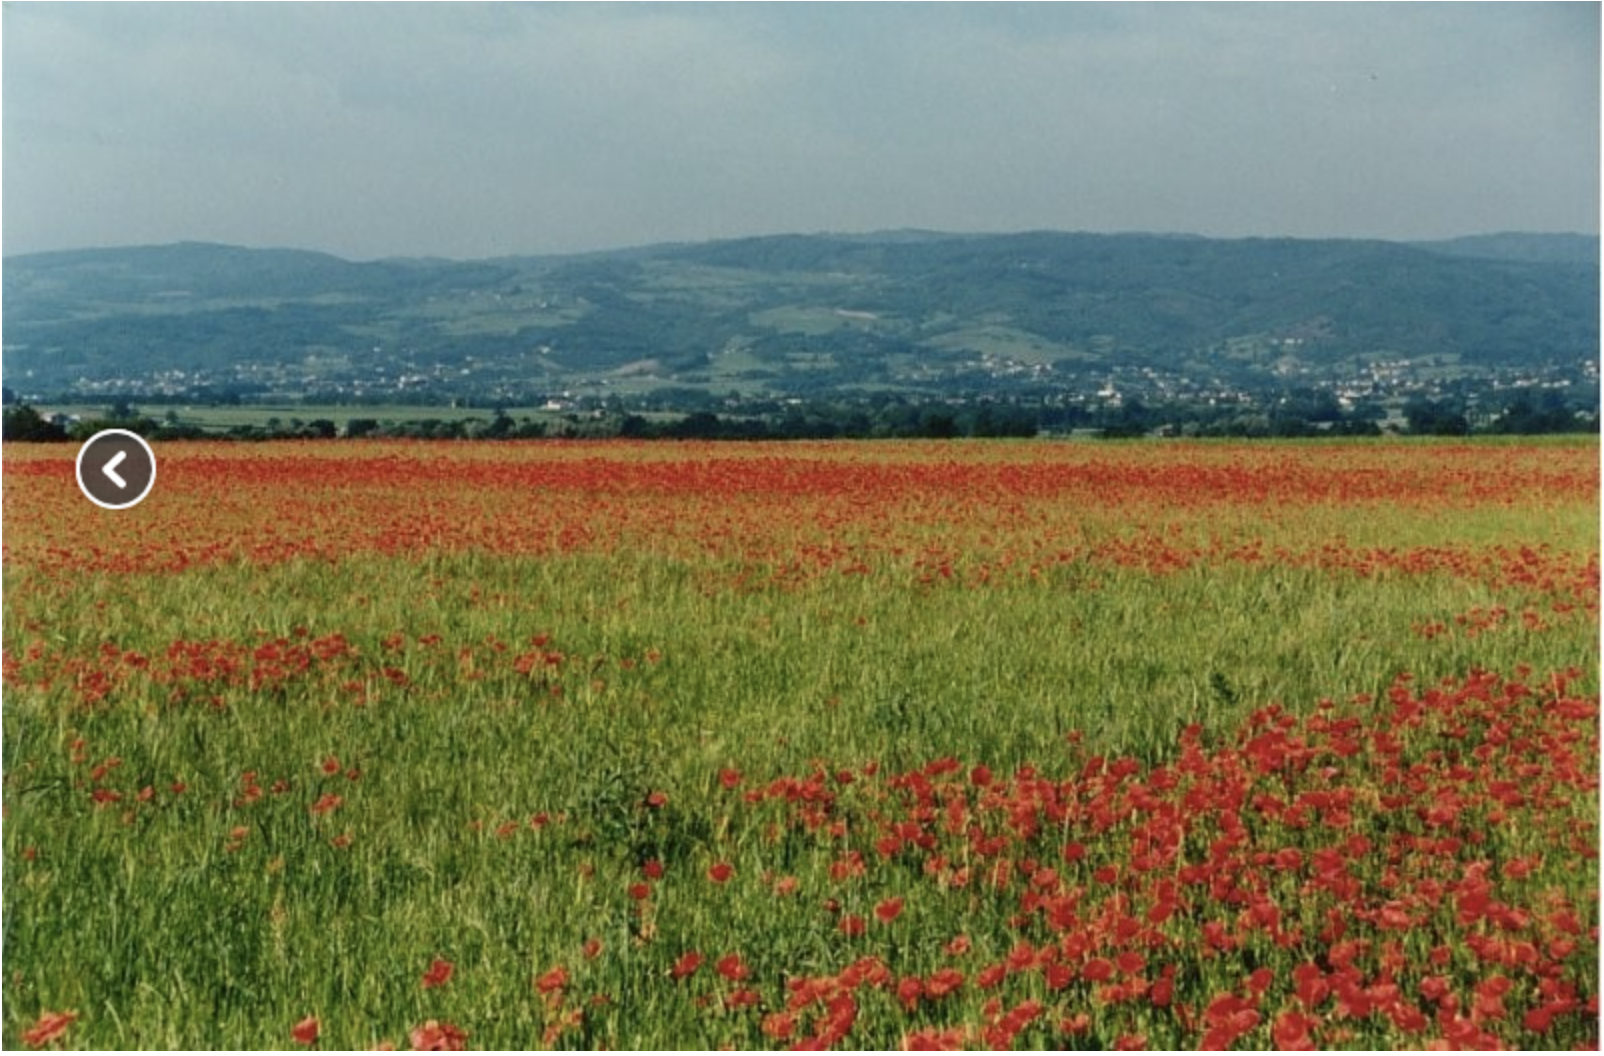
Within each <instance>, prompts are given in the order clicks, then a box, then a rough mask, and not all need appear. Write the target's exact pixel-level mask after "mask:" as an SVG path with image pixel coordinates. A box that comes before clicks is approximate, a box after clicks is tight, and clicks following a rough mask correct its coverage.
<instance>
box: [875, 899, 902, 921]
mask: <svg viewBox="0 0 1604 1056" xmlns="http://www.w3.org/2000/svg"><path fill="white" fill-rule="evenodd" d="M874 915H875V917H876V918H877V919H878V920H879V921H880V923H882V924H890V923H891V922H892V921H893V920H896V919H897V918H898V917H899V916H901V915H902V899H900V898H888V899H886V900H885V901H884V902H881V903H880V904H879V905H877V906H875V907H874Z"/></svg>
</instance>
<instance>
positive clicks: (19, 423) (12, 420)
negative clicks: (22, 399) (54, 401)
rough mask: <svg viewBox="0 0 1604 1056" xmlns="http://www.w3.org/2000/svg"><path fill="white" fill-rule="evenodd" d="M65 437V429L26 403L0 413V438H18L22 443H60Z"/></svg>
mask: <svg viewBox="0 0 1604 1056" xmlns="http://www.w3.org/2000/svg"><path fill="white" fill-rule="evenodd" d="M66 439H67V430H65V429H63V428H62V427H61V426H59V425H57V424H56V423H55V422H51V421H46V420H45V418H44V417H43V416H42V415H40V413H39V412H38V411H36V410H34V409H33V408H32V407H31V406H29V405H28V404H26V403H25V404H23V405H22V406H21V407H15V408H12V409H11V410H9V411H6V412H5V414H4V415H0V440H20V441H22V442H24V443H35V444H37V443H60V442H62V441H65V440H66Z"/></svg>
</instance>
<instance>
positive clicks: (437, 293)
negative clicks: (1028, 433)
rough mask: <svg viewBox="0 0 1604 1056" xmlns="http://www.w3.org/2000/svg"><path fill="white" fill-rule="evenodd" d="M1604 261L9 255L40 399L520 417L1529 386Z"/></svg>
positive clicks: (943, 245)
mask: <svg viewBox="0 0 1604 1056" xmlns="http://www.w3.org/2000/svg"><path fill="white" fill-rule="evenodd" d="M1597 245H1598V241H1597V239H1595V238H1580V237H1579V236H1488V237H1487V238H1483V239H1466V240H1458V241H1456V242H1451V243H1434V244H1430V245H1419V246H1416V245H1405V244H1399V243H1387V242H1374V241H1314V240H1294V239H1244V240H1217V239H1204V238H1197V237H1188V236H1159V235H1093V234H1066V233H1055V232H1036V233H1025V234H1013V235H986V236H958V235H944V234H938V233H932V232H894V233H887V234H882V235H869V236H825V235H788V236H775V237H765V238H752V239H741V240H732V241H723V242H713V243H707V244H698V245H663V246H654V247H647V248H644V249H638V250H631V251H627V252H615V253H601V254H592V255H586V256H570V257H528V258H505V259H496V260H485V261H475V262H455V261H440V260H387V261H377V262H368V263H353V262H350V261H345V260H341V259H339V258H336V257H332V256H329V255H326V254H320V253H311V252H305V251H298V250H257V249H242V248H237V247H228V246H216V245H206V244H194V243H186V244H179V245H172V246H159V247H139V248H127V249H107V250H83V251H72V252H63V253H48V254H36V255H28V256H18V257H11V258H7V259H6V261H5V270H4V336H5V349H4V373H5V378H6V385H7V387H8V388H10V389H11V390H12V391H13V392H16V393H20V394H22V395H24V396H39V397H47V396H53V395H57V394H62V393H75V394H81V395H86V396H91V395H95V394H102V393H112V392H124V393H152V394H154V393H167V394H182V395H192V396H196V397H198V398H205V397H207V396H209V395H210V396H216V395H220V394H225V395H226V394H236V395H244V396H246V397H251V398H255V397H257V396H268V395H271V396H279V397H317V398H322V399H328V400H343V399H358V400H359V399H373V398H379V397H386V396H399V397H403V398H441V399H444V398H448V397H462V398H473V399H498V400H508V401H519V400H524V399H538V398H541V397H543V396H545V395H546V394H549V393H555V392H561V391H566V390H574V389H581V390H585V391H592V392H594V391H601V390H608V391H614V392H620V393H633V392H642V391H649V390H653V389H656V388H662V387H691V388H703V389H708V390H712V391H718V392H725V391H739V392H743V393H762V394H771V395H782V396H783V395H800V396H814V395H819V394H821V393H823V394H827V393H838V392H853V391H884V390H896V391H905V392H915V393H936V394H948V395H950V394H953V393H963V392H971V393H989V392H1016V391H1020V390H1022V389H1031V388H1038V389H1039V388H1043V387H1052V386H1059V387H1066V386H1067V387H1074V386H1085V385H1091V384H1096V383H1098V381H1099V379H1106V378H1109V377H1119V376H1122V375H1133V374H1135V375H1141V376H1144V377H1148V378H1161V379H1165V380H1164V384H1167V385H1170V386H1171V387H1173V388H1176V389H1177V390H1178V391H1184V390H1186V389H1188V388H1191V389H1199V388H1202V387H1207V386H1236V387H1242V388H1255V387H1263V386H1266V385H1272V384H1277V383H1281V382H1284V381H1285V380H1286V379H1288V378H1294V379H1299V380H1301V381H1303V382H1308V383H1318V382H1330V381H1332V380H1334V379H1338V378H1342V377H1346V376H1350V375H1354V374H1355V373H1356V372H1364V371H1370V372H1372V373H1374V372H1375V370H1376V369H1378V368H1377V366H1376V365H1377V364H1397V363H1400V362H1401V363H1407V364H1411V365H1413V367H1414V368H1416V369H1419V370H1430V371H1435V372H1436V373H1437V374H1438V375H1441V376H1453V375H1456V374H1464V373H1469V374H1477V373H1487V372H1496V371H1521V370H1528V369H1537V368H1551V367H1554V366H1555V365H1560V366H1564V365H1569V364H1575V363H1577V362H1581V361H1591V360H1595V359H1596V358H1597V350H1598V340H1599V335H1598V297H1599V292H1598V291H1599V287H1598V268H1597ZM1589 248H1590V249H1591V257H1589V256H1588V250H1589Z"/></svg>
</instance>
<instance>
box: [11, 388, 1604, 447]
mask: <svg viewBox="0 0 1604 1056" xmlns="http://www.w3.org/2000/svg"><path fill="white" fill-rule="evenodd" d="M1598 428H1599V426H1598V416H1597V414H1596V413H1588V412H1582V411H1579V410H1578V409H1577V408H1575V407H1573V406H1570V405H1568V404H1567V403H1566V402H1565V401H1564V399H1563V398H1562V397H1561V396H1559V395H1557V394H1554V393H1551V392H1545V393H1541V394H1536V395H1534V394H1531V393H1527V392H1517V393H1515V394H1513V395H1512V396H1511V397H1510V398H1509V399H1508V400H1507V402H1505V403H1504V405H1503V406H1502V408H1501V409H1500V410H1499V411H1498V412H1496V413H1488V412H1486V411H1483V410H1479V409H1478V408H1476V407H1472V406H1468V405H1467V404H1466V403H1465V402H1464V401H1460V400H1456V399H1439V400H1430V399H1424V398H1417V399H1413V400H1411V401H1409V402H1408V403H1407V404H1405V405H1404V407H1403V408H1402V420H1401V421H1400V420H1398V419H1397V418H1396V417H1394V418H1391V419H1389V418H1388V417H1387V415H1386V412H1385V410H1383V409H1382V408H1379V407H1364V408H1358V409H1354V410H1347V411H1345V410H1343V409H1342V408H1340V407H1338V406H1337V405H1336V403H1335V401H1334V400H1331V401H1326V400H1317V401H1309V400H1299V399H1283V400H1280V401H1278V402H1276V403H1274V404H1271V405H1270V406H1268V407H1264V406H1255V405H1250V404H1239V405H1226V406H1215V405H1211V404H1201V403H1173V404H1152V405H1149V404H1145V403H1143V402H1142V401H1140V400H1136V399H1131V400H1126V401H1122V402H1121V403H1119V404H1116V405H1103V406H1096V407H1087V406H1083V405H1078V404H1028V403H1017V404H1014V403H1001V402H991V401H984V400H981V401H961V402H951V403H947V402H940V401H918V402H915V401H911V400H906V399H898V398H876V399H867V400H842V401H818V402H802V403H797V402H790V401H784V402H776V401H752V402H751V403H749V404H746V405H741V404H736V405H735V406H734V407H729V408H725V409H723V410H722V411H716V410H711V409H699V410H691V411H688V412H679V413H676V412H662V411H658V412H652V413H647V414H643V413H640V412H638V411H632V410H629V409H627V408H626V407H624V406H622V405H621V404H619V403H617V402H616V401H610V402H608V403H606V404H602V405H598V406H594V407H589V408H583V409H579V410H576V411H574V412H571V413H568V414H564V415H561V416H559V417H554V418H550V419H535V418H529V417H523V418H517V419H514V418H513V417H512V416H511V415H509V414H507V413H506V412H505V411H504V410H501V409H495V410H494V411H493V412H492V413H491V414H490V415H489V416H488V417H458V418H415V419H407V420H399V421H398V420H388V419H386V420H381V419H379V418H376V417H352V418H347V419H345V421H344V422H336V421H334V420H333V419H330V418H314V419H311V420H308V421H303V420H301V419H299V418H290V419H289V420H288V421H287V422H286V421H284V420H282V419H280V418H277V417H269V418H267V419H265V420H264V421H263V422H262V424H260V425H238V426H234V427H232V428H230V429H227V430H224V431H221V432H215V431H206V430H203V429H201V428H200V427H199V426H196V425H194V424H192V423H186V422H183V421H181V420H180V419H179V418H178V417H177V415H176V413H175V412H173V411H171V410H169V411H168V412H167V413H166V414H165V415H164V416H163V417H162V418H160V419H157V418H154V417H151V416H149V415H146V414H143V413H141V412H139V411H137V410H135V409H134V408H132V407H130V406H128V405H127V404H126V403H125V402H119V403H118V404H117V405H114V406H113V407H111V408H109V409H108V410H107V412H106V413H105V414H104V415H103V416H97V417H93V418H85V419H81V420H78V421H73V422H70V423H64V422H62V421H60V420H59V419H55V420H53V419H47V418H45V417H43V416H42V415H40V414H39V412H38V411H37V410H35V409H34V408H33V407H31V406H28V405H26V404H24V405H22V406H18V407H12V408H8V409H7V410H6V411H5V412H4V415H3V421H0V436H3V438H4V439H5V440H14V441H25V442H67V441H83V440H86V439H88V438H89V437H91V436H93V435H94V434H95V433H97V432H100V431H101V430H103V429H126V430H128V431H130V432H134V433H138V434H139V435H141V436H144V437H147V438H149V439H151V440H194V439H227V440H242V441H254V440H332V439H336V438H341V439H361V438H364V437H366V438H391V439H416V440H528V439H541V438H546V437H560V438H575V439H608V438H614V437H623V438H628V439H641V440H837V439H841V440H859V439H862V440H876V439H880V440H895V439H957V438H961V437H963V438H984V437H1033V436H1041V435H1049V436H1051V435H1070V434H1080V435H1096V436H1102V437H1107V438H1111V439H1113V438H1126V437H1143V436H1169V437H1226V438H1240V439H1250V438H1289V437H1318V436H1380V435H1382V434H1383V433H1384V432H1398V433H1406V434H1410V435H1418V436H1470V435H1475V434H1495V435H1520V436H1531V435H1542V434H1549V433H1589V432H1597V431H1598Z"/></svg>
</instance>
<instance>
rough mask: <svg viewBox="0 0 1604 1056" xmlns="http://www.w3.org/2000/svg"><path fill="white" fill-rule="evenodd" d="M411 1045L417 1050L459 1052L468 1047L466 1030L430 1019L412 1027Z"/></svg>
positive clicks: (452, 1024)
mask: <svg viewBox="0 0 1604 1056" xmlns="http://www.w3.org/2000/svg"><path fill="white" fill-rule="evenodd" d="M412 1047H413V1048H414V1049H416V1050H418V1051H419V1052H461V1051H462V1050H464V1049H466V1048H467V1047H468V1032H467V1031H465V1030H463V1029H461V1028H460V1027H458V1026H457V1025H456V1024H454V1023H441V1022H438V1021H436V1020H433V1019H431V1020H429V1021H428V1022H427V1023H425V1024H423V1026H421V1027H414V1028H413V1029H412Z"/></svg>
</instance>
